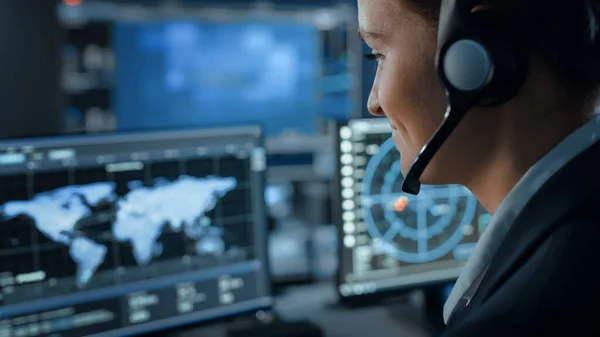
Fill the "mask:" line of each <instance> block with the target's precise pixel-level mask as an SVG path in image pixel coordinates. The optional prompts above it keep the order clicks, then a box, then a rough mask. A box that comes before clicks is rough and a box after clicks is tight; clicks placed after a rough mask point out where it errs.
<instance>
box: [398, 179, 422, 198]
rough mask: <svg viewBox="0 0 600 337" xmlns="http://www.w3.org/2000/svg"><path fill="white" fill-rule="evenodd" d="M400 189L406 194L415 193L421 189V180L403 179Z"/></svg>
mask: <svg viewBox="0 0 600 337" xmlns="http://www.w3.org/2000/svg"><path fill="white" fill-rule="evenodd" d="M402 191H403V192H405V193H408V194H412V195H417V194H419V192H420V191H421V182H420V181H419V180H418V179H414V180H413V179H404V182H403V183H402Z"/></svg>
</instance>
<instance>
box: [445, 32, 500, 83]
mask: <svg viewBox="0 0 600 337" xmlns="http://www.w3.org/2000/svg"><path fill="white" fill-rule="evenodd" d="M442 67H443V72H444V76H445V78H446V82H447V84H448V85H450V86H452V87H454V88H455V89H456V90H460V91H463V92H473V91H480V90H482V89H484V88H485V87H486V86H487V85H488V83H489V82H490V80H491V79H492V76H493V72H494V65H493V63H492V58H491V56H490V55H489V52H488V50H487V49H486V48H485V47H484V46H483V45H482V44H480V43H479V42H477V41H475V40H472V39H462V40H459V41H456V42H454V43H452V45H450V47H448V48H447V49H446V52H445V54H444V56H443V60H442Z"/></svg>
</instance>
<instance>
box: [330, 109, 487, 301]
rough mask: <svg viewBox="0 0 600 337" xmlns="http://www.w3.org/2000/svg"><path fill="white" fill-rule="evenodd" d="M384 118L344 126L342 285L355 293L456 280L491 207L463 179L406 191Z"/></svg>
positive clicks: (340, 196) (348, 292)
mask: <svg viewBox="0 0 600 337" xmlns="http://www.w3.org/2000/svg"><path fill="white" fill-rule="evenodd" d="M391 131H392V130H391V128H390V126H389V123H388V122H387V121H386V120H385V119H363V120H353V121H351V122H350V123H349V124H348V125H345V126H342V127H341V128H340V129H339V152H338V154H339V156H338V178H339V179H338V182H337V184H339V194H337V198H338V202H336V203H335V207H336V208H337V213H338V219H337V223H338V226H339V230H340V231H339V232H340V234H341V235H340V268H339V277H338V286H339V292H340V295H341V296H342V297H346V298H351V297H356V296H362V295H368V294H373V293H378V292H386V291H393V290H398V289H400V288H411V287H415V286H421V285H424V284H431V283H443V282H448V281H452V280H454V279H456V278H457V277H458V275H459V273H460V271H461V269H462V267H463V265H464V264H465V262H466V261H467V259H468V258H469V256H470V255H471V252H472V251H473V249H474V247H475V244H476V243H477V241H478V239H479V237H480V235H481V234H482V233H483V232H484V230H485V229H486V228H487V225H488V223H489V220H490V218H491V217H490V214H489V213H488V212H487V211H486V210H485V209H484V208H483V206H481V204H479V202H478V201H477V198H475V196H474V195H473V194H471V193H470V192H469V191H468V190H467V189H466V188H465V187H463V186H459V185H435V186H434V185H424V186H423V187H422V189H421V192H420V193H419V195H416V196H415V195H409V194H406V193H404V192H402V189H401V187H402V183H403V181H404V177H403V175H402V172H401V169H400V154H399V153H398V151H397V150H396V148H395V146H394V143H393V142H392V140H391V138H390V135H391Z"/></svg>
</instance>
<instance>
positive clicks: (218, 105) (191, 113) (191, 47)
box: [113, 21, 320, 137]
mask: <svg viewBox="0 0 600 337" xmlns="http://www.w3.org/2000/svg"><path fill="white" fill-rule="evenodd" d="M113 46H114V50H115V57H116V61H117V67H116V73H115V75H116V76H115V83H116V86H115V91H114V95H113V108H114V113H115V115H116V118H117V123H118V126H117V127H118V130H140V129H168V128H179V127H183V126H225V125H242V124H257V123H258V124H261V125H262V126H263V128H264V130H265V135H266V136H269V137H270V136H279V135H282V134H285V133H287V132H294V133H299V134H304V135H312V134H315V133H316V132H317V123H318V122H317V118H318V101H317V95H316V90H317V88H316V87H317V80H318V75H319V71H318V70H319V62H320V61H319V49H320V47H319V31H318V30H317V29H316V28H315V27H313V26H311V25H308V24H300V23H279V22H277V23H275V22H238V23H222V22H185V21H178V22H118V23H115V24H114V27H113Z"/></svg>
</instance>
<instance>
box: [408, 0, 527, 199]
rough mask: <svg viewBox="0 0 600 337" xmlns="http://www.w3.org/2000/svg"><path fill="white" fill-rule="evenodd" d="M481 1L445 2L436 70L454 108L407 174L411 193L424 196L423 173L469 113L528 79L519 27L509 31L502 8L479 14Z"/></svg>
mask: <svg viewBox="0 0 600 337" xmlns="http://www.w3.org/2000/svg"><path fill="white" fill-rule="evenodd" d="M480 3H481V1H480V0H442V4H441V10H440V21H439V27H438V47H437V54H436V68H437V73H438V77H439V78H440V81H441V83H442V85H443V86H444V88H445V90H446V97H447V99H448V105H447V109H446V113H445V115H444V120H443V122H442V123H441V125H440V126H439V127H438V129H437V130H436V131H435V133H434V134H433V136H432V137H431V138H430V139H429V142H428V143H427V144H426V145H425V146H424V147H423V148H422V149H421V151H420V152H419V154H418V155H417V157H416V158H415V160H414V162H413V164H412V166H411V167H410V169H409V171H408V172H407V174H406V177H405V179H404V182H403V184H402V191H404V192H406V193H409V194H418V193H419V191H420V190H421V182H420V177H421V175H422V174H423V171H424V170H425V168H426V167H427V165H428V164H429V162H430V161H431V159H432V158H433V156H434V155H435V154H436V153H437V151H438V150H439V149H440V147H441V146H442V145H443V144H444V142H445V141H446V140H447V138H448V136H450V134H451V133H452V132H453V131H454V129H456V127H457V126H458V124H459V123H460V121H461V120H462V119H463V117H464V116H465V115H466V114H467V112H468V111H469V110H471V109H472V108H473V107H475V106H482V107H493V106H498V105H501V104H504V103H506V102H507V101H509V100H510V99H512V98H513V97H515V96H516V95H517V93H518V92H519V90H520V89H521V88H522V87H523V84H524V83H525V80H526V79H527V75H528V73H529V68H530V56H529V51H528V48H527V47H526V43H525V42H526V41H521V40H522V39H520V38H519V34H518V29H517V28H516V27H517V26H516V25H515V26H514V27H513V28H512V29H511V27H507V25H506V18H507V17H508V16H506V15H505V14H509V13H504V12H503V11H502V9H496V8H494V10H493V11H487V10H481V11H478V10H476V9H477V5H478V4H480ZM492 12H493V13H492ZM513 20H514V17H513Z"/></svg>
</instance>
